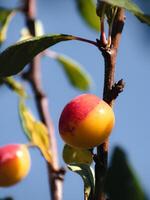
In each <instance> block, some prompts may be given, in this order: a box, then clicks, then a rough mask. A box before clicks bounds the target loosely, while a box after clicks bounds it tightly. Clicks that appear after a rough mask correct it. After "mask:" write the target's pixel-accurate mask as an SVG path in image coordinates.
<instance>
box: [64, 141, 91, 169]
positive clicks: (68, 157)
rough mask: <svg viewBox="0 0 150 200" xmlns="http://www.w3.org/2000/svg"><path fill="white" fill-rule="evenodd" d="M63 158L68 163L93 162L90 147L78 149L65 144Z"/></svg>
mask: <svg viewBox="0 0 150 200" xmlns="http://www.w3.org/2000/svg"><path fill="white" fill-rule="evenodd" d="M63 159H64V161H65V163H67V164H79V163H82V164H89V165H90V164H91V163H92V161H93V157H92V154H91V152H90V151H89V150H88V149H76V148H74V147H71V146H69V145H67V144H65V146H64V149H63Z"/></svg>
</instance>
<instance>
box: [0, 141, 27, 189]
mask: <svg viewBox="0 0 150 200" xmlns="http://www.w3.org/2000/svg"><path fill="white" fill-rule="evenodd" d="M29 170H30V154H29V151H28V148H27V147H26V145H23V144H9V145H6V146H3V147H0V187H8V186H12V185H14V184H16V183H18V182H20V181H21V180H22V179H23V178H25V177H26V176H27V174H28V172H29Z"/></svg>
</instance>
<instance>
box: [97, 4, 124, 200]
mask: <svg viewBox="0 0 150 200" xmlns="http://www.w3.org/2000/svg"><path fill="white" fill-rule="evenodd" d="M124 22H125V16H124V9H122V8H118V11H117V15H116V17H115V20H114V24H113V27H112V35H111V37H112V44H111V47H110V48H107V47H105V46H102V45H101V44H99V45H100V46H99V49H100V51H101V52H102V55H103V57H104V63H105V74H104V76H105V77H104V90H103V99H104V101H106V102H107V103H108V104H109V105H110V106H112V103H113V100H114V96H113V94H114V91H115V90H116V88H117V87H118V86H119V85H121V90H122V89H123V86H124V84H123V83H122V81H121V83H120V82H118V84H116V85H114V76H115V65H116V56H117V51H118V47H119V42H120V38H121V33H122V30H123V26H124ZM114 88H115V89H114ZM119 92H120V91H119V90H118V93H119ZM110 94H111V95H110ZM116 97H117V95H116ZM116 97H115V98H116ZM108 146H109V140H108V139H107V140H106V141H105V142H104V143H103V144H102V145H100V146H98V148H97V157H96V164H95V176H96V185H95V200H106V199H107V197H106V194H105V189H104V186H105V178H106V174H107V160H108Z"/></svg>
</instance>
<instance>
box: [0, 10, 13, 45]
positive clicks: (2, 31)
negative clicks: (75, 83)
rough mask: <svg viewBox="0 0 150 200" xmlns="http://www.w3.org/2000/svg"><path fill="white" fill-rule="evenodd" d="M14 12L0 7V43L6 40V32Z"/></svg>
mask: <svg viewBox="0 0 150 200" xmlns="http://www.w3.org/2000/svg"><path fill="white" fill-rule="evenodd" d="M13 13H14V10H11V9H5V8H2V7H0V43H2V42H4V40H5V39H6V32H7V28H8V25H9V22H10V19H11V17H12V15H13Z"/></svg>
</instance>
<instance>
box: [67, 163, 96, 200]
mask: <svg viewBox="0 0 150 200" xmlns="http://www.w3.org/2000/svg"><path fill="white" fill-rule="evenodd" d="M68 168H69V169H70V170H71V171H73V172H76V173H77V174H79V175H80V176H81V177H82V179H83V181H84V197H85V198H84V199H85V200H92V199H93V193H94V188H95V176H94V171H93V169H92V168H91V167H90V166H89V165H86V164H71V165H68Z"/></svg>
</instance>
